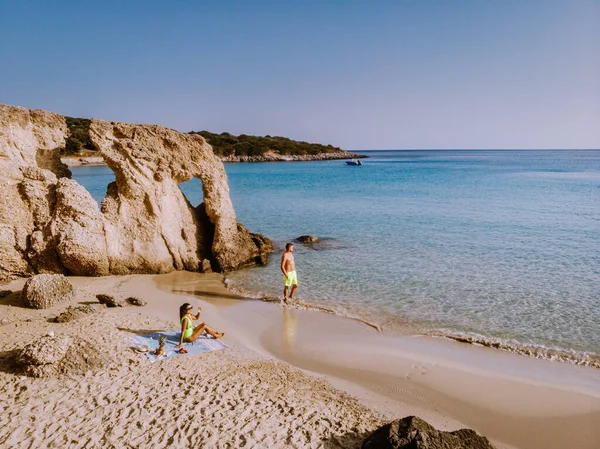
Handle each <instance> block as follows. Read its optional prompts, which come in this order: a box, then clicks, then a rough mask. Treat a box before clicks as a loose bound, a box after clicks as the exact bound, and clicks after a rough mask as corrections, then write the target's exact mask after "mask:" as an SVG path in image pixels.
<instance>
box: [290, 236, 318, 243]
mask: <svg viewBox="0 0 600 449" xmlns="http://www.w3.org/2000/svg"><path fill="white" fill-rule="evenodd" d="M296 240H298V241H299V242H302V243H317V242H320V241H321V239H320V238H319V237H315V236H314V235H301V236H300V237H298V238H297V239H296Z"/></svg>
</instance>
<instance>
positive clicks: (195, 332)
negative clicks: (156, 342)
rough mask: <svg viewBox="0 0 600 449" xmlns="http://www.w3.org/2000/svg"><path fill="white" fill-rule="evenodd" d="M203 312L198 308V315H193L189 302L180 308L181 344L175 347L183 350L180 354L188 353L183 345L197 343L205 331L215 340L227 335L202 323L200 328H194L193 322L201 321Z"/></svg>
mask: <svg viewBox="0 0 600 449" xmlns="http://www.w3.org/2000/svg"><path fill="white" fill-rule="evenodd" d="M201 312H202V307H200V306H198V313H197V314H196V315H192V306H191V304H188V303H187V302H186V303H185V304H183V305H182V306H181V307H179V317H180V319H181V337H180V338H179V344H178V345H177V346H175V348H181V350H180V351H179V352H181V353H186V352H187V351H186V350H185V348H184V347H183V343H192V342H194V341H196V339H197V338H198V337H199V336H200V334H202V332H204V331H206V333H207V334H209V335H212V336H213V337H215V338H221V337H222V336H223V335H225V333H224V332H219V331H216V330H214V329H213V328H212V327H210V326H209V325H208V324H206V323H200V324H199V325H198V326H196V327H194V325H193V324H192V320H198V319H200V313H201Z"/></svg>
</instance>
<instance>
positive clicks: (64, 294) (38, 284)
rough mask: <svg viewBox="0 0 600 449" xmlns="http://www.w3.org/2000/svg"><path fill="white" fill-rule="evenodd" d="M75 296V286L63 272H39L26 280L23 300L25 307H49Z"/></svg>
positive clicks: (22, 295) (22, 294)
mask: <svg viewBox="0 0 600 449" xmlns="http://www.w3.org/2000/svg"><path fill="white" fill-rule="evenodd" d="M74 296H75V293H74V291H73V286H72V285H71V283H70V282H69V280H68V279H67V278H66V277H65V276H63V275H62V274H37V275H35V276H33V277H31V278H30V279H28V280H27V282H25V286H24V287H23V291H22V292H21V301H22V302H23V304H24V305H25V307H29V308H32V309H47V308H48V307H52V306H53V305H55V304H57V303H60V302H66V301H70V300H71V299H73V298H74Z"/></svg>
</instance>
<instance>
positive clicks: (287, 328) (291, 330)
mask: <svg viewBox="0 0 600 449" xmlns="http://www.w3.org/2000/svg"><path fill="white" fill-rule="evenodd" d="M297 328H298V322H297V319H296V311H295V310H293V309H290V308H288V307H284V308H283V327H282V339H281V340H282V342H283V349H284V350H285V351H286V352H287V354H288V355H294V346H295V344H296V331H297Z"/></svg>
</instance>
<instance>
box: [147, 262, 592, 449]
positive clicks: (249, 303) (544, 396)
mask: <svg viewBox="0 0 600 449" xmlns="http://www.w3.org/2000/svg"><path fill="white" fill-rule="evenodd" d="M189 275H190V273H177V274H175V273H172V274H169V275H161V276H156V277H155V278H154V279H155V282H157V285H158V286H159V288H161V289H163V290H164V291H170V292H174V293H178V294H186V295H194V296H195V297H196V298H199V299H201V300H204V301H209V302H210V303H211V304H212V305H213V306H214V307H215V311H216V312H218V314H219V315H220V317H221V318H222V319H223V320H224V321H223V322H224V323H227V325H229V326H232V327H233V328H235V332H236V335H238V338H241V339H243V340H244V344H245V345H246V346H248V347H250V348H251V349H253V350H255V351H259V352H260V353H262V354H265V355H269V356H271V357H275V358H277V359H279V360H282V361H284V362H287V363H290V364H292V365H293V366H295V367H298V368H301V369H304V370H307V371H309V372H313V373H316V374H318V375H324V376H326V378H327V379H329V380H330V381H331V382H332V383H333V384H334V386H336V387H338V388H341V389H343V390H345V391H347V392H350V393H352V394H354V395H356V396H358V397H359V398H360V399H361V400H362V401H365V402H366V403H368V404H369V406H371V407H372V408H375V409H376V410H378V411H379V412H381V413H384V414H386V416H387V417H388V418H393V417H395V418H398V417H400V416H399V414H402V413H405V414H417V415H419V416H422V417H423V418H424V419H426V420H429V421H430V422H432V423H434V425H436V426H438V427H439V428H442V429H444V430H447V428H453V427H455V426H456V425H458V424H457V423H460V425H462V426H463V427H464V426H466V427H470V428H473V429H475V430H476V431H478V432H479V433H481V434H483V435H484V436H487V437H488V438H490V440H492V442H493V443H495V444H496V445H497V446H498V447H519V448H526V449H529V448H531V449H533V448H537V447H546V448H556V449H562V448H564V447H570V445H571V446H572V447H586V448H590V449H591V448H593V447H595V446H594V445H595V444H596V442H598V441H600V429H598V430H596V429H595V427H594V426H592V424H591V423H592V422H595V421H597V420H598V419H599V418H600V376H597V370H596V369H594V368H590V367H581V366H576V365H572V364H567V363H561V362H553V361H549V360H540V359H534V358H530V357H522V356H521V355H517V354H512V353H508V352H503V351H497V350H493V349H491V348H486V347H478V346H474V345H458V344H456V342H452V341H445V340H441V339H439V338H434V337H427V336H385V335H381V334H380V333H379V332H377V331H376V330H375V329H373V328H371V327H369V326H368V325H366V324H363V323H360V322H358V321H356V320H353V319H351V318H346V317H341V316H338V315H332V314H328V313H322V312H318V311H309V310H301V309H295V308H291V307H281V306H280V305H277V304H275V303H268V302H264V301H259V300H243V298H242V297H240V296H239V295H235V294H232V293H231V292H230V291H229V290H228V289H227V287H226V286H225V285H216V286H215V288H216V289H217V292H220V293H219V294H215V293H214V292H207V291H205V290H204V289H203V288H200V287H198V286H197V285H196V281H195V280H194V275H193V274H192V276H191V277H190V276H189ZM215 282H218V281H215ZM323 340H325V341H327V343H326V344H325V345H323V344H322V343H321V342H322V341H323ZM415 410H418V412H415ZM564 422H568V423H569V426H571V427H572V429H573V434H574V433H575V430H574V429H576V428H577V429H578V430H577V433H580V436H582V439H581V440H580V441H578V443H577V444H572V441H571V440H570V439H569V438H573V436H574V435H573V434H571V432H569V435H565V432H564V429H563V427H562V423H564ZM449 423H453V424H454V426H453V425H452V424H449ZM561 429H563V430H561ZM533 435H536V437H533ZM583 436H585V438H584V437H583ZM584 440H585V441H584ZM586 441H587V442H586ZM542 442H543V444H542ZM578 445H579V446H578Z"/></svg>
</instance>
